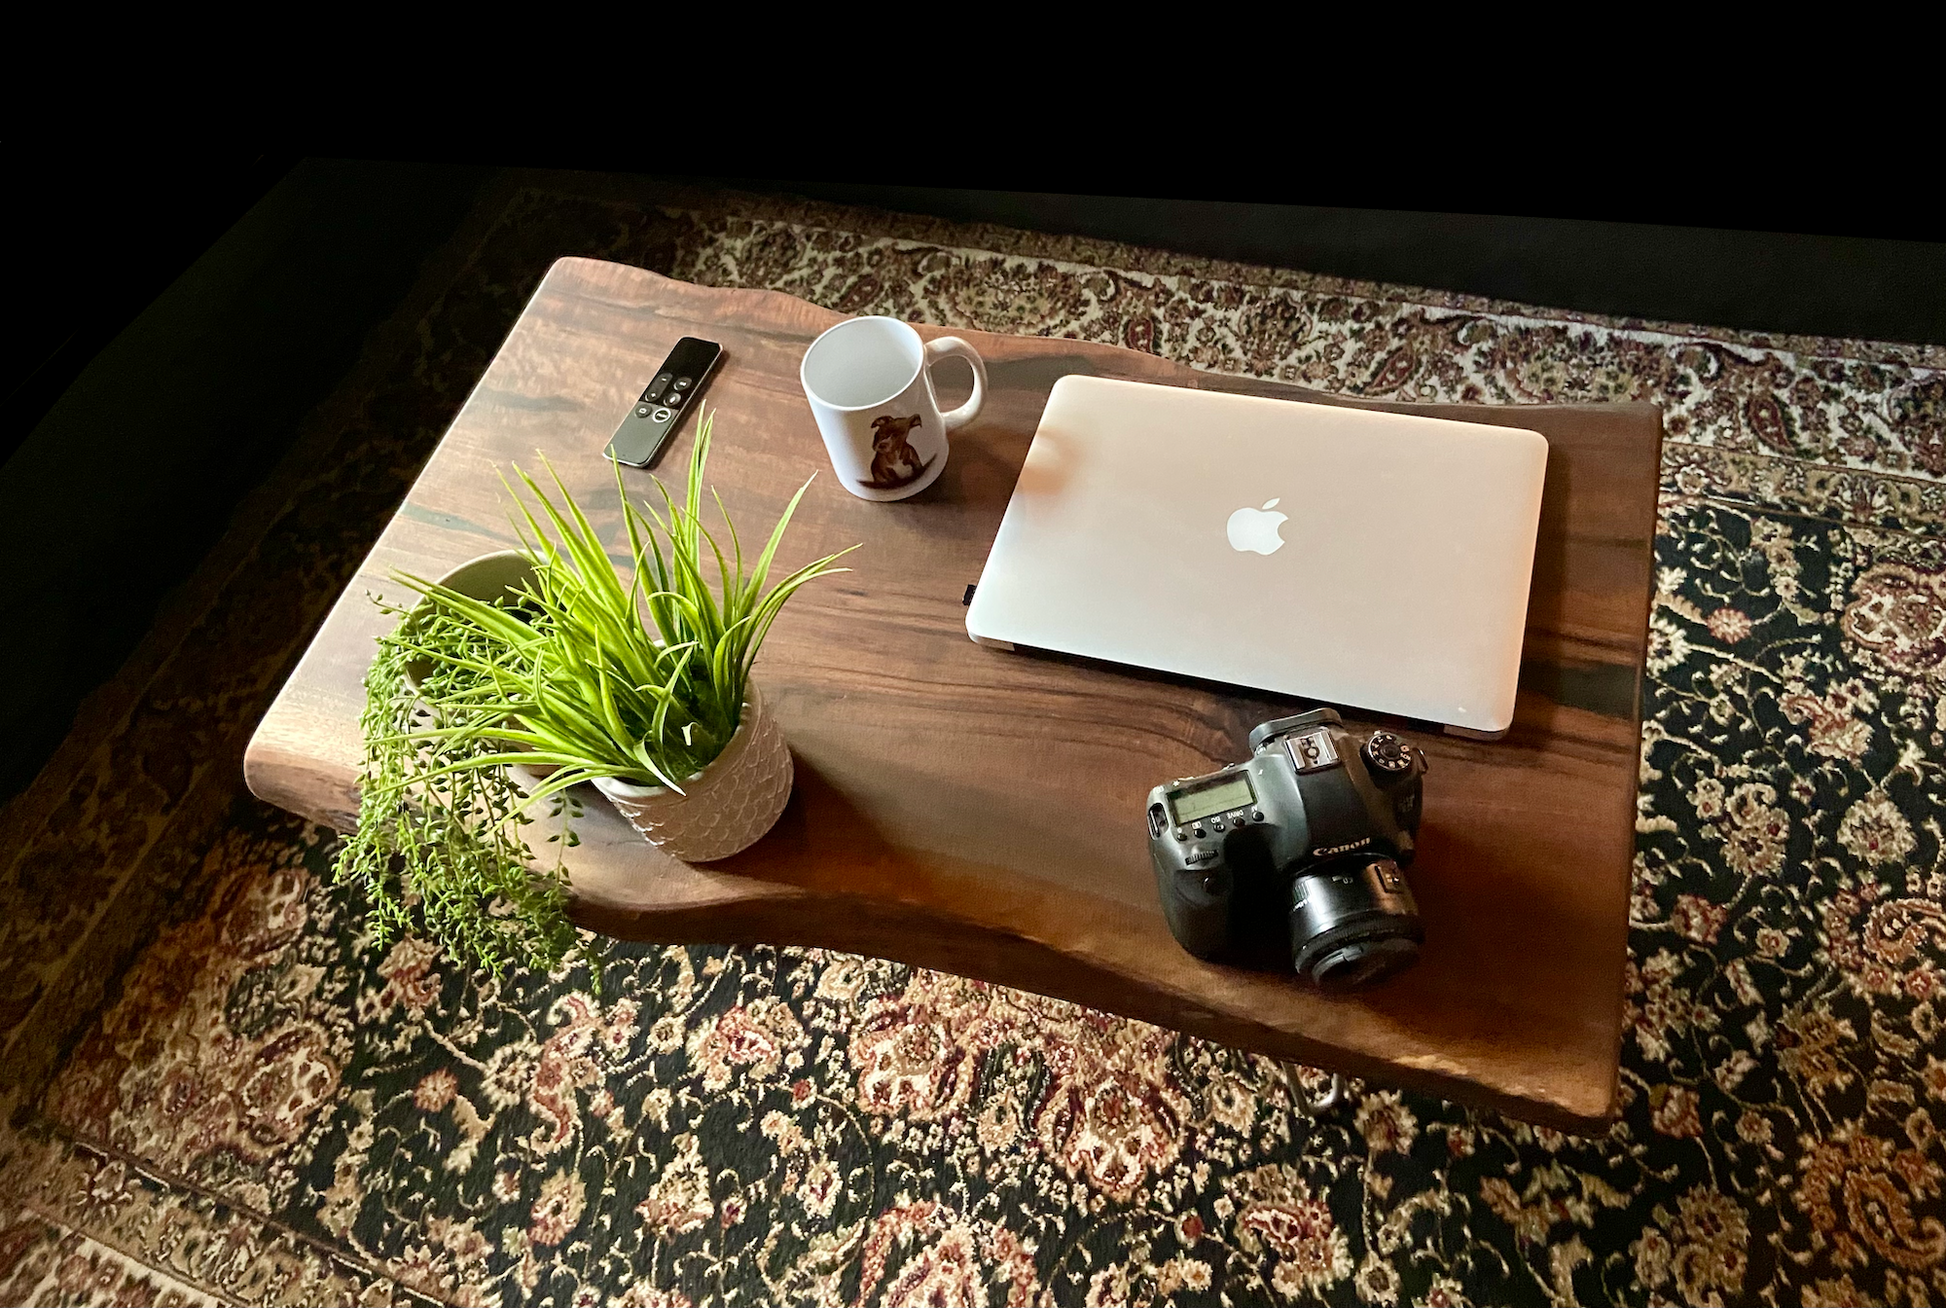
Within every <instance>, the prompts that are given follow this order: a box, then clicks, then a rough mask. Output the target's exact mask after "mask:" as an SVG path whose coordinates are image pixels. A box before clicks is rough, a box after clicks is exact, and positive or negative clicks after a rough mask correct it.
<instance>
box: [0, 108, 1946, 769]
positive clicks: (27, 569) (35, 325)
mask: <svg viewBox="0 0 1946 1308" xmlns="http://www.w3.org/2000/svg"><path fill="white" fill-rule="evenodd" d="M7 161H8V165H9V168H10V171H11V174H12V180H13V182H14V193H15V195H16V196H17V197H18V208H17V212H16V215H15V217H16V226H15V230H16V232H17V233H18V234H19V236H20V237H21V238H23V239H22V240H21V242H20V244H19V249H20V250H21V255H22V257H21V260H20V264H21V266H20V267H18V268H17V269H16V270H15V271H16V275H15V278H14V284H15V286H16V288H17V295H18V303H19V305H20V307H21V308H22V309H24V310H25V312H17V313H16V314H15V322H16V323H17V324H19V326H18V328H17V335H16V337H15V339H16V347H15V349H14V350H12V351H10V352H8V353H6V355H5V356H4V371H3V372H0V396H3V397H4V398H0V547H4V548H5V550H6V557H7V558H8V559H9V562H10V565H11V568H10V571H11V574H12V586H11V587H10V590H11V592H12V593H11V596H10V603H9V611H10V614H11V616H10V619H9V621H8V623H7V627H8V637H7V639H6V640H4V641H0V676H3V677H4V680H0V684H4V685H6V686H7V687H8V689H9V691H10V694H9V695H8V697H7V698H6V699H5V700H4V701H0V800H4V799H5V798H7V797H10V796H12V795H13V794H15V793H17V792H18V791H19V790H20V789H22V788H23V787H24V786H25V785H26V784H27V782H28V781H29V780H31V779H32V777H33V775H34V773H35V772H36V771H37V770H38V769H39V768H40V766H41V764H42V763H43V762H45V760H46V758H47V756H48V755H49V754H50V753H51V752H52V750H53V749H54V747H55V746H56V745H58V744H59V742H60V740H61V738H62V737H63V736H64V735H65V734H66V732H67V730H68V728H69V725H70V724H71V723H72V721H73V717H74V713H75V710H76V707H77V705H78V704H79V703H80V702H81V700H82V698H83V697H84V696H85V695H86V694H87V693H88V692H89V691H90V690H91V689H93V688H94V687H95V686H97V685H99V684H100V683H102V682H103V681H105V680H106V679H107V678H109V677H110V676H112V675H113V673H114V671H115V669H116V668H117V667H118V666H120V664H121V663H122V661H123V660H124V659H125V658H127V656H128V654H129V653H130V651H131V650H132V649H133V648H134V646H135V645H136V643H137V642H138V641H139V640H140V639H141V637H142V634H143V633H144V632H145V631H146V630H147V629H148V627H149V625H150V623H151V622H152V621H153V620H154V617H155V614H156V610H157V607H158V605H159V604H160V603H161V602H162V601H163V599H164V598H165V597H166V596H167V594H168V593H169V592H170V590H171V589H172V588H174V587H176V586H179V585H180V584H181V583H182V582H183V581H184V580H185V579H186V578H187V577H188V576H189V575H190V574H191V573H192V572H193V571H194V569H195V568H196V566H197V563H198V562H199V561H200V560H201V559H202V558H203V556H204V555H205V554H206V553H207V552H208V550H209V549H210V547H211V546H212V545H213V544H214V543H215V542H216V540H217V539H218V538H219V537H220V536H221V535H222V533H223V531H224V529H225V526H226V525H227V522H228V519H229V515H230V513H231V512H232V510H233V509H234V508H235V507H236V505H237V504H238V502H239V501H240V500H241V499H242V498H243V496H244V495H245V494H247V493H248V491H249V490H250V489H251V488H252V487H253V486H255V485H257V484H258V483H259V482H260V481H262V480H263V479H264V478H265V477H266V476H267V475H268V474H269V472H270V470H271V469H272V468H273V467H275V465H276V464H277V462H278V460H279V459H280V457H281V456H282V455H283V454H284V453H285V452H286V450H287V449H288V447H289V445H290V442H291V440H292V439H293V438H294V437H295V436H296V434H297V430H298V427H299V424H300V422H301V421H302V419H303V418H304V416H305V414H307V413H308V412H309V411H310V410H311V409H312V408H313V407H315V406H316V405H317V404H318V403H319V402H320V401H321V400H323V399H324V397H325V396H326V395H328V394H330V392H331V391H332V390H333V388H334V387H335V386H336V384H337V383H338V381H339V380H340V379H342V378H343V376H344V375H345V374H346V372H347V371H348V370H349V369H350V368H351V367H352V365H353V363H354V362H355V360H356V359H357V357H358V353H359V350H360V347H361V345H362V343H363V342H364V340H365V338H366V336H367V334H368V333H370V332H371V331H372V330H373V328H375V327H376V326H377V325H378V324H380V323H382V322H384V321H385V320H386V319H387V318H388V317H389V316H390V315H391V314H392V313H393V312H394V310H395V309H396V308H397V307H398V306H399V305H400V303H401V301H402V300H403V299H404V298H405V296H406V294H407V292H408V290H409V289H410V288H411V287H412V285H413V283H414V281H415V278H416V277H417V275H418V273H419V271H420V269H421V267H422V266H423V265H424V263H425V262H426V260H427V259H428V258H429V257H430V256H431V255H432V254H433V252H435V251H436V250H439V249H440V248H441V247H442V246H444V245H445V244H446V243H447V242H448V241H449V240H451V239H452V237H453V236H454V235H455V234H456V232H457V231H458V230H459V228H460V226H461V224H462V222H463V221H464V219H465V218H466V216H467V214H468V213H469V212H470V210H471V208H472V206H473V204H474V203H475V201H476V200H477V199H478V198H479V197H480V195H481V192H482V191H483V190H484V189H485V188H486V187H487V186H489V185H491V184H493V183H494V182H495V181H496V180H497V179H499V178H500V177H502V176H503V172H502V170H503V169H505V168H508V167H534V168H569V169H580V170H592V171H602V172H610V173H626V174H647V175H654V174H656V171H657V168H658V166H661V165H663V164H664V163H665V161H664V160H661V159H659V158H656V157H651V156H642V157H632V156H628V155H625V154H609V155H592V154H591V155H583V156H574V155H561V154H558V153H557V154H555V155H552V156H548V155H543V154H536V155H534V156H532V157H523V158H513V159H505V158H500V159H494V158H484V157H481V158H475V157H466V156H464V155H460V156H453V157H445V158H440V159H436V160H430V161H428V160H423V159H416V160H415V159H369V158H366V159H346V158H330V157H316V156H308V155H306V154H303V153H300V152H297V151H289V150H287V151H282V152H280V151H277V150H265V149H259V148H255V147H241V146H239V147H236V148H233V149H229V150H227V151H226V150H204V151H202V152H201V153H199V154H194V153H192V154H182V153H176V154H170V155H168V156H161V155H157V156H155V157H148V158H133V159H125V160H122V161H121V162H120V164H119V165H118V166H117V167H116V168H115V169H113V170H104V169H102V168H100V167H96V166H92V163H91V165H90V166H88V167H77V166H75V164H74V163H73V161H72V160H71V158H70V157H69V156H68V154H67V153H66V152H52V151H50V152H43V153H39V154H36V153H33V152H31V151H21V150H14V151H12V152H11V153H10V154H9V155H8V156H7ZM728 162H729V163H733V164H735V165H737V166H725V167H723V168H722V169H721V170H720V172H719V173H718V174H717V175H715V176H711V177H704V176H695V175H691V176H683V177H665V178H664V180H667V181H671V182H688V183H692V184H696V183H700V184H722V185H729V186H733V187H736V188H737V189H742V190H748V191H760V192H772V193H789V194H797V195H804V196H808V197H810V198H813V199H821V200H829V201H835V202H839V203H846V204H860V205H872V206H877V207H880V208H886V209H896V210H902V211H906V212H914V213H926V214H933V215H936V216H939V217H943V218H948V219H954V220H961V221H982V222H992V223H1000V224H1005V225H1008V226H1014V227H1025V228H1031V229H1035V230H1039V231H1047V232H1061V233H1072V234H1078V235H1085V236H1095V237H1102V238H1107V239H1112V240H1120V241H1126V242H1130V243H1132V244H1137V245H1146V246H1157V247H1162V248H1165V249H1173V250H1177V251H1181V252H1184V253H1188V254H1197V255H1206V256H1211V257H1216V258H1225V259H1236V260H1240V261H1244V262H1249V263H1261V264H1272V265H1278V266H1282V267H1289V268H1302V269H1307V270H1310V271H1313V272H1321V273H1332V274H1338V275H1342V276H1347V277H1355V278H1365V279H1371V280H1376V281H1387V282H1396V283H1403V284H1407V285H1414V286H1426V287H1434V288H1438V289H1445V290H1456V291H1464V292H1470V293H1473V294H1479V295H1487V296H1494V297H1499V298H1504V299H1513V300H1523V301H1528V302H1531V303H1537V304H1543V305H1548V306H1555V307H1561V308H1571V309H1581V310H1586V311H1591V312H1597V313H1604V314H1618V315H1625V316H1638V317H1645V318H1653V319H1660V320H1665V321H1674V322H1687V323H1707V324H1714V325H1720V326H1729V327H1741V328H1749V329H1754V330H1761V331H1773V332H1793V333H1805V334H1811V335H1821V336H1852V337H1868V338H1874V339H1879V340H1893V341H1913V342H1927V343H1933V344H1946V243H1942V242H1940V241H1939V240H1938V239H1937V238H1938V237H1939V236H1940V234H1941V233H1940V230H1939V228H1938V226H1937V225H1936V222H1935V220H1934V219H1933V218H1932V217H1931V216H1930V215H1929V214H1927V213H1924V212H1922V211H1921V207H1920V205H1919V203H1918V200H1917V199H1916V198H1914V199H1904V198H1901V196H1900V194H1899V193H1898V191H1897V190H1896V188H1882V189H1881V191H1879V192H1878V193H1877V196H1878V198H1875V199H1872V198H1868V199H1864V200H1861V199H1860V198H1859V197H1858V194H1857V192H1856V189H1855V188H1854V189H1851V190H1848V191H1847V192H1846V194H1845V199H1846V203H1845V204H1844V205H1843V206H1842V207H1840V206H1838V205H1836V204H1834V203H1829V202H1826V201H1824V200H1822V199H1820V198H1818V197H1819V196H1820V195H1822V194H1824V192H1821V191H1820V190H1819V189H1818V188H1798V189H1787V188H1784V187H1782V186H1773V187H1771V188H1769V189H1765V188H1764V187H1760V186H1753V185H1750V184H1749V183H1747V182H1746V181H1745V180H1744V179H1741V178H1730V179H1725V180H1723V181H1721V182H1720V183H1718V184H1715V185H1714V186H1712V185H1711V184H1709V183H1708V182H1705V181H1698V180H1696V179H1683V180H1682V181H1681V182H1680V183H1672V184H1666V185H1659V186H1657V187H1653V188H1644V187H1639V186H1636V187H1630V188H1628V189H1627V190H1626V191H1622V190H1616V191H1612V192H1609V193H1604V192H1602V191H1601V190H1600V189H1598V188H1596V189H1585V190H1576V189H1575V188H1572V187H1563V186H1561V185H1559V184H1549V185H1545V186H1543V185H1542V184H1541V183H1540V182H1538V181H1535V180H1533V179H1527V180H1501V181H1499V182H1485V181H1481V180H1479V179H1477V178H1472V179H1469V180H1468V181H1467V182H1465V183H1461V182H1458V181H1455V180H1454V179H1453V178H1451V177H1448V178H1444V179H1439V180H1438V181H1434V180H1429V179H1427V178H1424V177H1420V178H1417V179H1411V180H1405V181H1401V180H1386V181H1373V180H1372V179H1369V178H1357V177H1351V176H1340V177H1335V178H1334V177H1332V176H1330V175H1326V174H1320V173H1317V172H1311V173H1308V174H1306V175H1305V176H1304V177H1302V178H1301V179H1290V178H1283V179H1279V178H1273V177H1272V176H1271V174H1270V172H1269V170H1266V169H1263V168H1261V167H1255V166H1252V167H1231V168H1224V167H1209V166H1202V167H1194V168H1190V167H1168V166H1164V167H1158V166H1154V164H1151V163H1144V164H1143V165H1142V166H1140V167H1131V168H1129V169H1128V170H1127V171H1125V172H1123V173H1120V174H1114V173H1103V172H1099V171H1098V172H1096V173H1095V174H1093V175H1086V176H1083V175H1077V174H1075V173H1065V174H1050V173H1045V172H1032V171H1029V170H1026V169H1022V168H1009V167H1004V166H983V167H975V168H971V169H969V170H965V171H961V172H956V173H952V174H946V173H933V174H927V173H924V172H915V171H913V170H911V169H907V170H906V171H905V172H904V173H903V174H902V175H894V174H889V173H887V172H886V171H884V170H882V169H870V168H863V167H858V168H852V169H845V168H836V169H833V170H831V171H828V172H826V173H824V174H823V175H822V176H818V177H812V176H807V175H805V174H804V173H803V172H802V171H800V170H796V169H794V168H792V167H790V166H789V165H788V164H787V163H783V162H780V161H778V160H775V159H767V160H753V159H749V158H743V159H737V160H731V161H728ZM1164 162H1166V161H1164ZM375 527H376V524H375Z"/></svg>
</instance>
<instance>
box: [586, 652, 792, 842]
mask: <svg viewBox="0 0 1946 1308" xmlns="http://www.w3.org/2000/svg"><path fill="white" fill-rule="evenodd" d="M747 695H748V698H746V699H745V700H744V701H743V721H742V722H741V723H740V724H738V726H737V731H736V734H735V735H734V736H731V737H730V743H729V744H728V745H727V746H725V747H724V750H723V752H722V753H721V754H718V755H717V756H716V757H715V758H714V759H712V760H711V761H710V764H709V766H708V767H706V768H704V769H703V770H702V771H701V772H698V773H696V774H695V775H694V776H692V777H690V778H688V779H687V780H685V781H684V782H683V785H682V793H681V794H678V793H676V792H675V791H673V790H670V789H669V788H668V787H667V786H634V785H630V784H629V783H628V782H626V781H615V780H612V779H609V778H605V777H604V778H600V779H597V780H596V782H595V785H596V786H597V787H598V788H599V789H600V790H601V793H602V794H604V795H606V796H608V800H609V802H610V803H612V804H613V805H614V806H615V807H616V809H618V810H619V811H620V812H621V815H622V816H623V817H625V818H627V819H628V821H629V825H630V826H633V827H634V828H635V829H636V831H638V832H639V833H641V836H642V838H643V839H644V840H646V841H648V842H649V843H650V844H651V845H654V846H656V847H657V848H659V849H661V850H662V851H663V852H665V853H667V854H670V855H673V856H674V857H676V858H679V859H681V860H683V861H684V862H685V863H707V862H709V861H710V860H711V859H717V858H728V857H729V856H730V855H732V854H735V853H739V852H741V851H743V850H745V849H748V848H749V847H750V846H752V845H754V844H756V843H757V841H758V840H759V839H760V838H761V837H762V836H763V834H764V833H765V832H766V831H769V830H770V829H771V827H773V826H775V825H776V823H777V819H778V818H779V817H780V816H782V814H783V812H784V805H785V804H786V803H787V802H789V800H790V797H791V781H792V779H793V776H794V773H793V770H792V767H791V751H790V747H789V746H787V745H786V744H785V743H784V733H783V732H781V731H779V730H778V729H777V720H776V719H775V718H774V717H772V716H771V715H770V713H769V712H767V711H766V710H765V708H764V702H763V696H762V694H761V693H759V691H758V690H757V683H756V682H754V681H753V682H751V683H750V685H749V689H748V692H747Z"/></svg>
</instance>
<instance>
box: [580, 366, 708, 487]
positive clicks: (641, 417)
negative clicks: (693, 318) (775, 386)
mask: <svg viewBox="0 0 1946 1308" xmlns="http://www.w3.org/2000/svg"><path fill="white" fill-rule="evenodd" d="M722 357H723V347H722V346H720V345H718V344H717V343H716V342H715V341H705V340H701V339H699V338H698V337H695V336H685V337H683V338H682V339H681V340H679V341H677V342H676V348H675V349H673V350H671V351H669V357H668V358H666V359H664V360H663V361H662V366H661V367H660V368H657V369H656V370H655V380H653V381H651V382H650V383H649V388H648V389H647V390H645V391H643V392H642V398H641V399H639V400H637V401H636V402H635V404H634V406H633V407H631V408H630V409H629V411H628V417H626V418H623V419H622V425H621V426H619V427H617V428H616V429H615V435H614V436H613V437H612V438H611V439H610V440H609V442H608V448H607V449H606V450H605V451H603V453H605V454H607V456H608V457H609V458H611V459H613V460H614V461H615V462H617V463H626V464H627V465H628V466H629V467H631V468H646V467H648V466H649V465H650V464H651V463H654V462H655V458H656V455H658V454H660V453H662V447H663V446H664V445H666V444H668V443H669V438H670V437H671V436H673V435H675V433H676V428H677V427H678V426H680V425H681V424H682V419H683V415H684V414H686V413H688V412H689V411H690V410H691V409H693V408H695V407H696V397H697V396H698V395H700V394H702V391H703V383H704V382H706V381H708V380H709V375H710V373H711V371H713V370H714V369H715V367H716V361H717V360H718V359H720V358H722Z"/></svg>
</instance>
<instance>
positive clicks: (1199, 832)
mask: <svg viewBox="0 0 1946 1308" xmlns="http://www.w3.org/2000/svg"><path fill="white" fill-rule="evenodd" d="M1208 834H1209V831H1208V830H1207V829H1206V828H1203V827H1197V828H1196V838H1197V839H1198V840H1201V839H1202V838H1203V837H1204V836H1207V835H1208Z"/></svg>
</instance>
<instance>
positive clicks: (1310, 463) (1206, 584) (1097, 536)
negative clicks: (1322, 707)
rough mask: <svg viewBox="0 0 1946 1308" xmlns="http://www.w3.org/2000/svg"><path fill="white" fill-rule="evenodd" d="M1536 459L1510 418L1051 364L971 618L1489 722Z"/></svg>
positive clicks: (1514, 629) (1388, 706)
mask: <svg viewBox="0 0 1946 1308" xmlns="http://www.w3.org/2000/svg"><path fill="white" fill-rule="evenodd" d="M1546 470H1547V439H1546V438H1545V437H1543V436H1542V435H1541V434H1540V433H1538V432H1533V431H1527V430H1525V429H1521V428H1515V427H1497V426H1486V425H1483V424H1479V423H1470V422H1453V421H1448V420H1446V419H1440V418H1422V417H1416V416H1407V415H1403V414H1394V413H1376V412H1372V411H1369V410H1364V409H1350V408H1341V407H1337V406H1333V405H1321V404H1303V403H1298V402H1295V401H1291V400H1274V399H1264V398H1259V397H1257V396H1250V395H1228V394H1223V393H1221V392H1217V391H1201V390H1189V389H1185V388H1182V387H1174V386H1155V385H1149V384H1146V383H1141V382H1126V381H1115V380H1110V379H1107V378H1101V377H1063V378H1062V379H1061V380H1060V381H1058V382H1056V383H1055V385H1054V388H1053V391H1052V393H1051V394H1050V395H1049V396H1048V401H1047V408H1046V410H1045V412H1044V413H1043V414H1042V416H1041V423H1040V427H1039V429H1038V430H1037V431H1036V432H1035V434H1034V441H1033V445H1032V446H1031V447H1030V448H1029V449H1028V452H1027V461H1026V463H1025V465H1024V466H1023V467H1022V469H1021V473H1020V480H1019V482H1018V483H1017V484H1016V485H1015V487H1014V493H1013V498H1012V500H1010V501H1009V502H1008V505H1007V512H1006V516H1005V517H1004V518H1003V519H1002V521H1001V523H1000V532H999V535H998V536H997V537H996V538H995V540H994V542H993V549H992V551H991V553H989V555H988V556H987V563H986V568H985V569H984V571H982V573H981V574H980V582H979V586H978V588H977V589H976V590H975V591H974V595H973V601H972V603H971V605H970V606H969V607H968V609H967V614H966V627H967V631H968V632H969V633H970V634H971V635H972V636H973V638H974V639H975V640H981V641H986V642H1000V643H1005V644H1011V645H1022V646H1029V647H1033V648H1038V649H1044V650H1050V651H1057V652H1060V653H1066V654H1078V655H1084V656H1087V657H1090V658H1097V659H1106V660H1110V661H1113V662H1117V663H1126V664H1133V665H1136V666H1139V667H1144V668H1153V669H1157V670H1159V671H1164V672H1174V673H1181V674H1184V675H1187V676H1192V677H1200V678H1206V679H1209V680H1213V681H1222V682H1229V683H1232V684H1234V685H1239V686H1249V687H1255V688H1259V689H1263V690H1268V691H1273V692H1276V693H1279V694H1285V695H1293V696H1299V697H1302V698H1305V699H1316V700H1322V701H1325V702H1327V703H1332V704H1343V705H1347V706H1351V707H1356V708H1365V709H1372V710H1376V711H1379V712H1384V713H1395V714H1400V715H1402V716H1405V717H1413V718H1420V719H1425V720H1428V721H1433V722H1440V723H1445V724H1448V725H1451V726H1456V727H1461V728H1465V729H1468V730H1471V731H1479V732H1500V731H1504V730H1506V729H1507V727H1508V726H1509V725H1511V723H1512V722H1513V710H1514V690H1515V684H1516V682H1517V680H1518V678H1519V674H1520V649H1521V638H1522V634H1523V631H1524V629H1525V626H1526V614H1527V587H1528V581H1529V579H1530V577H1531V574H1532V571H1533V561H1534V539H1535V534H1536V531H1537V529H1538V527H1539V523H1540V508H1541V485H1542V482H1543V480H1544V478H1545V475H1546Z"/></svg>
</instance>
